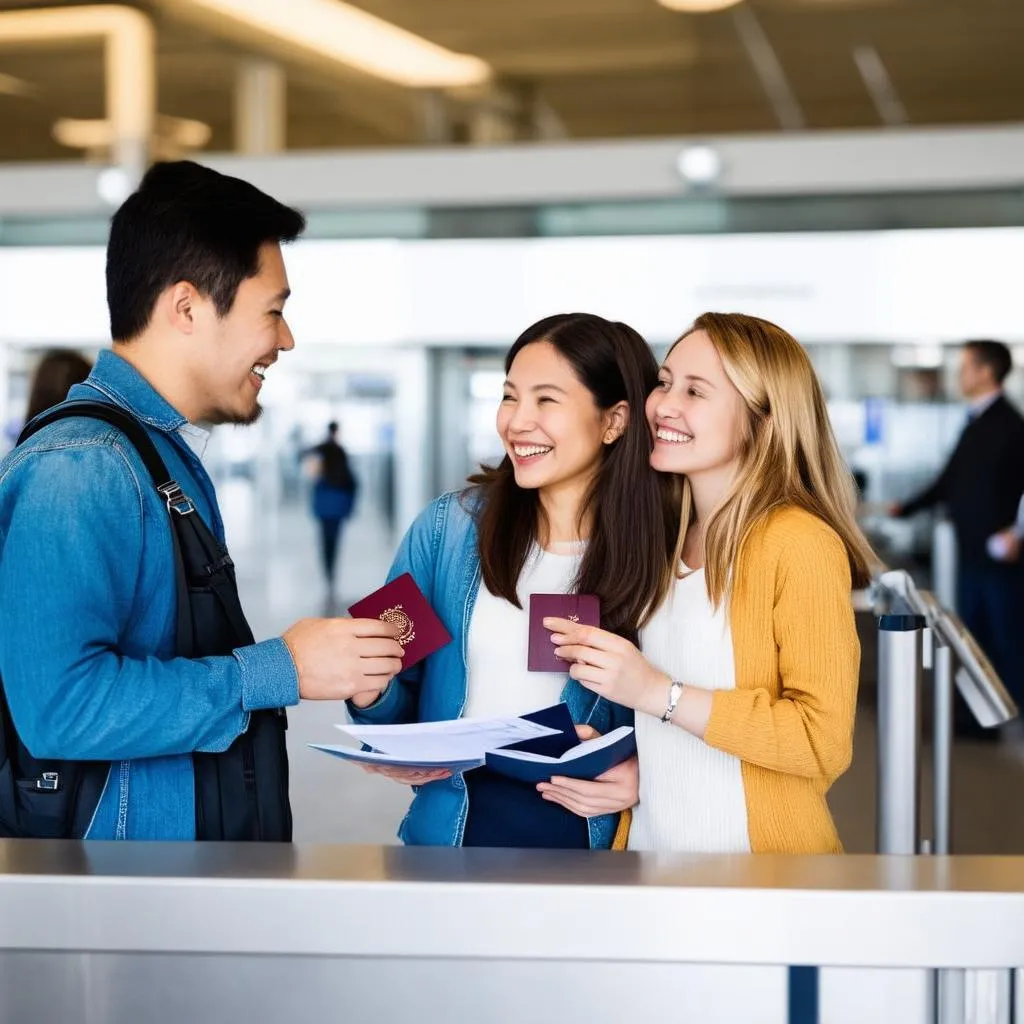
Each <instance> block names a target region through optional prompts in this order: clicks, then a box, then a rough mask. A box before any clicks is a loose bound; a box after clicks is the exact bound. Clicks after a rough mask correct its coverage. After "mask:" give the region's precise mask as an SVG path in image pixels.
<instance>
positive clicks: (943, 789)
mask: <svg viewBox="0 0 1024 1024" xmlns="http://www.w3.org/2000/svg"><path fill="white" fill-rule="evenodd" d="M934 657H935V748H934V751H933V755H934V759H935V810H934V814H935V837H934V838H935V850H934V852H935V853H936V854H938V855H939V856H945V855H946V854H948V853H949V852H950V843H951V829H952V820H951V819H952V765H953V652H952V651H951V650H950V649H949V648H948V647H947V646H946V645H945V644H944V643H941V642H939V641H938V640H937V642H936V645H935V655H934Z"/></svg>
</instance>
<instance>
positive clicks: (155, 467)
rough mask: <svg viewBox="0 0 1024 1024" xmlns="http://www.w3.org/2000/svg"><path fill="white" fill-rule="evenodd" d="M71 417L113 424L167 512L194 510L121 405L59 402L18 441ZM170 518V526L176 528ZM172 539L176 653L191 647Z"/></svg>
mask: <svg viewBox="0 0 1024 1024" xmlns="http://www.w3.org/2000/svg"><path fill="white" fill-rule="evenodd" d="M74 416H85V417H87V418H88V419H94V420H103V421H104V422H106V423H109V424H110V425H111V426H113V427H117V429H118V430H120V431H121V433H123V434H124V435H125V437H127V438H128V440H129V441H130V442H131V444H132V445H133V447H134V448H135V450H136V451H137V452H138V453H139V457H140V458H141V459H142V461H143V463H144V464H145V466H146V469H147V470H148V471H149V475H150V476H151V477H152V478H153V484H154V485H155V487H156V489H157V490H158V491H159V492H160V494H161V496H162V497H163V499H164V501H165V503H166V504H167V511H168V513H169V514H171V515H172V516H173V517H174V519H181V518H184V517H185V516H188V515H193V514H194V513H195V510H196V508H195V505H193V504H192V499H191V498H189V497H188V495H186V494H185V493H184V492H183V491H182V489H181V488H180V487H179V486H178V484H177V482H176V481H175V480H174V479H172V477H171V474H170V472H168V469H167V465H166V463H165V462H164V460H163V459H162V458H161V457H160V453H159V452H158V451H157V450H156V445H155V444H153V441H152V439H151V438H150V436H149V434H147V433H146V428H145V427H143V426H142V424H141V423H140V422H139V421H138V420H137V419H136V418H135V417H134V416H132V414H131V413H129V412H126V411H125V410H124V409H122V408H121V407H120V406H117V405H111V404H110V403H109V402H89V401H73V402H62V403H61V404H60V405H55V406H54V407H53V408H52V409H47V410H45V411H44V412H41V413H40V414H39V415H38V416H36V417H35V418H34V419H33V420H32V421H31V422H30V423H27V424H26V425H25V428H24V429H23V430H22V432H21V436H20V437H19V438H18V444H21V443H22V442H23V441H27V440H28V439H29V438H30V437H31V436H32V435H33V434H36V433H38V432H39V431H40V430H42V429H43V427H48V426H49V425H50V424H51V423H56V422H57V421H58V420H66V419H71V418H72V417H74ZM176 525H177V524H176V522H173V521H172V526H175V527H176ZM171 538H172V540H173V543H174V569H175V577H176V580H175V582H176V594H177V605H178V628H177V641H178V643H177V649H178V652H179V653H186V652H188V651H189V650H190V649H191V646H192V607H191V605H190V604H189V600H188V579H187V577H186V575H185V566H184V563H183V561H182V556H181V547H180V544H179V542H178V530H177V529H176V528H175V529H172V530H171Z"/></svg>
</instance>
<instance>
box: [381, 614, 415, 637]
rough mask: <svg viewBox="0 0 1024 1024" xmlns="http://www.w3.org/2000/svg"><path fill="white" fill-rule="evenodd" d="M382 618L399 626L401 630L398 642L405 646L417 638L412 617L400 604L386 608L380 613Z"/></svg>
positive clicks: (383, 620) (382, 620)
mask: <svg viewBox="0 0 1024 1024" xmlns="http://www.w3.org/2000/svg"><path fill="white" fill-rule="evenodd" d="M380 620H381V622H388V623H390V624H391V625H392V626H397V627H398V628H399V630H400V631H401V632H400V633H399V635H398V642H399V643H400V644H401V645H402V646H403V647H404V646H405V645H406V644H408V643H411V642H412V641H413V640H415V639H416V631H415V627H414V626H413V622H412V619H410V618H409V616H408V615H407V614H406V613H405V611H404V609H403V608H402V606H401V605H400V604H396V605H395V607H394V608H386V609H385V610H384V611H382V612H381V613H380Z"/></svg>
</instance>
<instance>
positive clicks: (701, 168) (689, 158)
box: [676, 146, 722, 185]
mask: <svg viewBox="0 0 1024 1024" xmlns="http://www.w3.org/2000/svg"><path fill="white" fill-rule="evenodd" d="M676 170H678V171H679V175H680V177H681V178H683V180H684V181H687V182H689V183H690V184H691V185H713V184H714V183H715V182H716V181H717V180H718V178H719V175H721V173H722V158H721V156H719V154H718V150H717V149H713V148H712V147H711V146H687V147H686V149H684V150H683V151H682V152H681V153H680V154H679V156H678V157H677V158H676Z"/></svg>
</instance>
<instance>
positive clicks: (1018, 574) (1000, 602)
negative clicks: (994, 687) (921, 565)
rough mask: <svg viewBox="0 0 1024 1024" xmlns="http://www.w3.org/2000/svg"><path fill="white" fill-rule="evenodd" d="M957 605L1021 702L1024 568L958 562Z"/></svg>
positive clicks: (1023, 684)
mask: <svg viewBox="0 0 1024 1024" xmlns="http://www.w3.org/2000/svg"><path fill="white" fill-rule="evenodd" d="M957 605H958V608H957V610H958V611H959V613H960V618H961V619H962V620H963V623H964V625H965V626H966V627H967V628H968V629H969V630H970V631H971V632H972V633H973V634H974V638H975V640H977V641H978V646H979V647H981V649H982V650H983V651H984V652H985V654H986V655H987V657H988V660H989V661H991V662H992V667H993V668H994V669H995V670H996V672H998V673H999V677H1000V679H1002V681H1003V684H1004V685H1005V686H1006V688H1007V690H1009V691H1010V695H1011V696H1012V697H1013V699H1014V700H1015V701H1017V703H1018V704H1021V703H1022V702H1024V567H1021V566H1016V565H1013V566H1010V565H1000V564H997V563H981V564H971V563H967V564H963V565H961V566H960V567H959V570H958V579H957Z"/></svg>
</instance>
